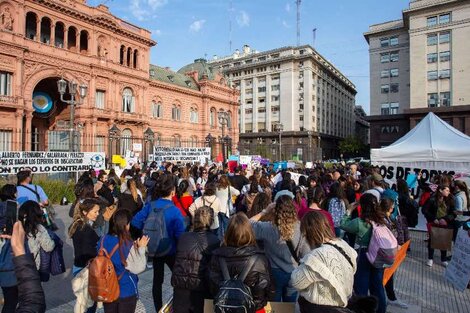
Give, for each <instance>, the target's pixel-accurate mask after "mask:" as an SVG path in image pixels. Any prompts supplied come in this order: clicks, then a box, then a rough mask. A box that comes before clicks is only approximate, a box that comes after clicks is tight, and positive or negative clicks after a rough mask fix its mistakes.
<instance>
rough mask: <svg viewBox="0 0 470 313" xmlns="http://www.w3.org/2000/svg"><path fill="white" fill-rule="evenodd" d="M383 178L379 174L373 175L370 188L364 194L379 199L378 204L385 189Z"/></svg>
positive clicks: (370, 177)
mask: <svg viewBox="0 0 470 313" xmlns="http://www.w3.org/2000/svg"><path fill="white" fill-rule="evenodd" d="M382 182H383V177H382V175H380V174H378V173H373V174H372V175H371V176H369V184H370V188H369V189H368V190H366V191H365V192H364V193H370V194H373V195H374V196H375V197H376V198H377V202H379V201H380V199H381V198H382V193H383V192H384V188H383V185H382Z"/></svg>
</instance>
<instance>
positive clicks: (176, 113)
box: [171, 104, 181, 121]
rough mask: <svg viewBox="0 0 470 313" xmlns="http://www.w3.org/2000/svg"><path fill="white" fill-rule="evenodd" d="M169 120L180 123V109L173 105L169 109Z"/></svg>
mask: <svg viewBox="0 0 470 313" xmlns="http://www.w3.org/2000/svg"><path fill="white" fill-rule="evenodd" d="M171 119H172V120H174V121H181V107H180V106H179V105H176V104H173V106H172V108H171Z"/></svg>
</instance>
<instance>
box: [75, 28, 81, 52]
mask: <svg viewBox="0 0 470 313" xmlns="http://www.w3.org/2000/svg"><path fill="white" fill-rule="evenodd" d="M75 51H77V52H78V53H80V31H79V30H77V33H76V34H75Z"/></svg>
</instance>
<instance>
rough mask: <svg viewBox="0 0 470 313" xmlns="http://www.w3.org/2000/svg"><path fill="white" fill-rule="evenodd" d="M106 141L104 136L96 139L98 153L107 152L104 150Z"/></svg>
mask: <svg viewBox="0 0 470 313" xmlns="http://www.w3.org/2000/svg"><path fill="white" fill-rule="evenodd" d="M104 140H105V137H104V136H97V137H96V143H95V147H96V149H95V151H96V152H105V150H104V147H105V146H104Z"/></svg>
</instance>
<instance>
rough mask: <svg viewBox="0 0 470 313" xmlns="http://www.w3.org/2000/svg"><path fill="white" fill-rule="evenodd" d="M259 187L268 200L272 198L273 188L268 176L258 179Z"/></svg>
mask: <svg viewBox="0 0 470 313" xmlns="http://www.w3.org/2000/svg"><path fill="white" fill-rule="evenodd" d="M259 186H260V187H261V189H262V190H263V192H264V193H265V194H267V195H268V197H269V199H272V198H273V187H272V186H271V182H270V181H269V177H268V176H266V175H263V176H261V178H260V179H259Z"/></svg>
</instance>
